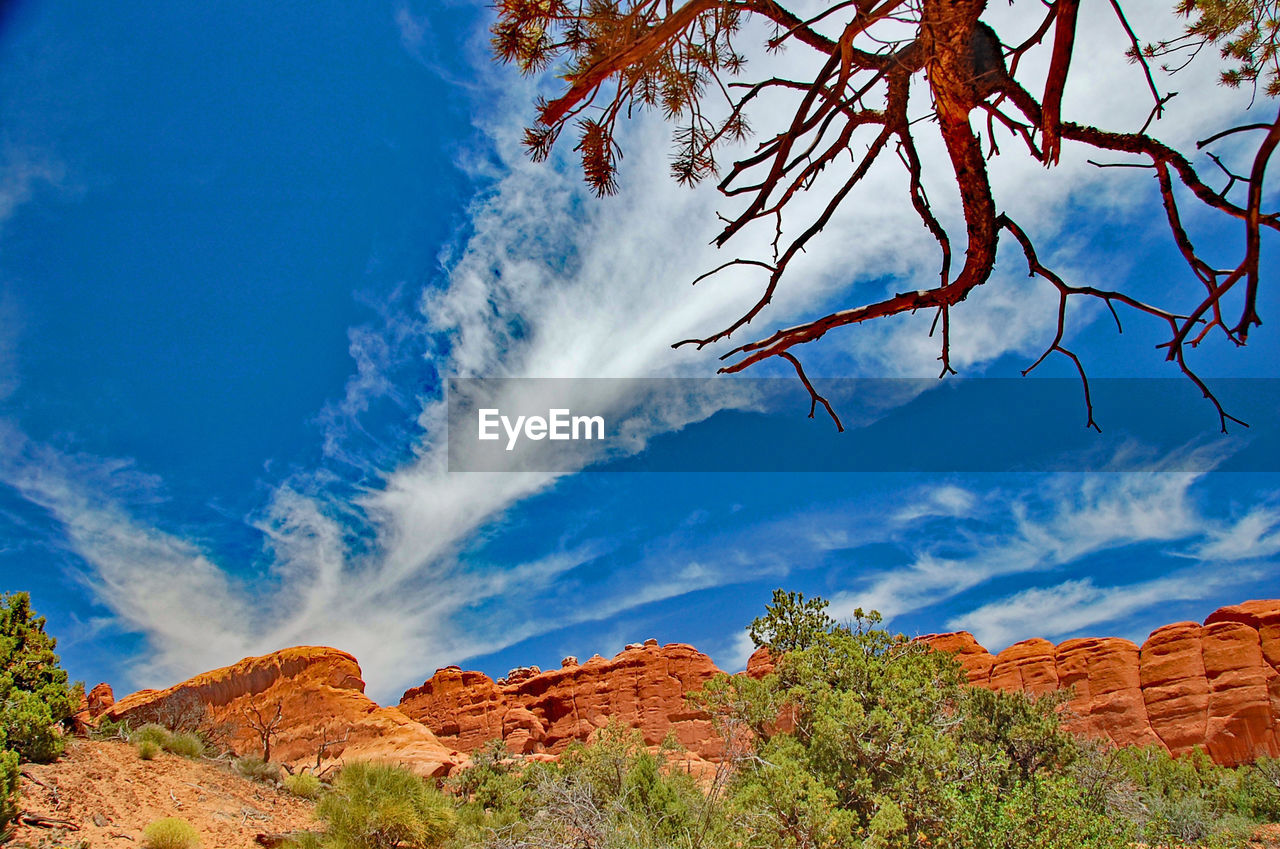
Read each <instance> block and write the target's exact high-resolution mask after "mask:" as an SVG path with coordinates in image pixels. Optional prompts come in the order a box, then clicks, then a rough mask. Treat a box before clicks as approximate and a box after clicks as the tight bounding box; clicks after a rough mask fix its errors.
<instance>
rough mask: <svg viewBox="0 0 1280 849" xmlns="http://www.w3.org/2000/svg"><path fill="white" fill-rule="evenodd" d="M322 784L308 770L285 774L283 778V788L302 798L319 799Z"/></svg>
mask: <svg viewBox="0 0 1280 849" xmlns="http://www.w3.org/2000/svg"><path fill="white" fill-rule="evenodd" d="M323 786H324V785H322V784H321V783H320V779H318V778H316V777H315V776H314V775H312V774H311V773H309V772H300V773H298V774H297V775H286V776H285V778H284V789H285V790H288V791H289V792H290V793H292V794H293V795H295V796H301V797H302V798H303V799H319V798H320V791H321V789H322V788H323Z"/></svg>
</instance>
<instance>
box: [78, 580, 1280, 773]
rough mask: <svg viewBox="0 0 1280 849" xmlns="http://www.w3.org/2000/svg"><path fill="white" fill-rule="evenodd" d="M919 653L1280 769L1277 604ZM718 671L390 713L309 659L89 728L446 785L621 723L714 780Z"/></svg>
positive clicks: (233, 671) (412, 699) (1124, 732)
mask: <svg viewBox="0 0 1280 849" xmlns="http://www.w3.org/2000/svg"><path fill="white" fill-rule="evenodd" d="M920 639H922V640H925V641H927V642H929V643H930V644H931V645H932V646H933V647H934V648H936V649H939V650H942V651H947V652H951V653H952V654H954V655H956V657H957V659H958V660H959V661H960V663H961V665H962V666H963V667H964V670H965V673H966V675H967V677H968V679H969V681H970V683H972V684H974V685H977V686H982V687H988V688H993V689H1010V690H1022V691H1026V692H1031V693H1047V692H1050V691H1053V690H1058V689H1065V688H1071V690H1072V697H1071V700H1070V701H1069V702H1068V703H1067V705H1066V711H1067V721H1068V725H1069V727H1071V728H1072V729H1073V730H1075V731H1077V732H1079V733H1082V734H1086V735H1089V736H1093V737H1098V738H1102V739H1105V740H1109V741H1110V742H1112V743H1114V744H1117V745H1129V744H1138V745H1145V744H1159V745H1163V746H1165V747H1167V748H1168V749H1169V750H1170V751H1172V752H1174V753H1175V754H1182V753H1186V752H1189V751H1191V750H1192V749H1193V748H1195V747H1202V748H1204V749H1205V750H1206V751H1207V752H1208V753H1209V755H1210V756H1211V757H1212V758H1213V759H1214V760H1215V761H1218V762H1219V763H1224V764H1238V763H1242V762H1245V761H1249V760H1253V759H1255V758H1257V757H1258V756H1260V755H1272V756H1280V726H1278V724H1277V723H1278V721H1280V601H1251V602H1246V603H1244V604H1240V605H1234V606H1232V607H1224V608H1222V609H1220V610H1218V611H1215V612H1214V613H1213V614H1212V615H1210V616H1209V617H1208V618H1207V619H1206V620H1205V622H1204V624H1203V625H1198V624H1196V623H1194V622H1179V623H1176V624H1173V625H1166V626H1164V627H1163V628H1159V629H1157V630H1156V631H1154V632H1153V633H1152V634H1151V635H1150V637H1148V638H1147V640H1146V641H1145V642H1144V643H1143V644H1142V646H1137V645H1134V644H1133V643H1131V642H1129V641H1128V640H1122V639H1117V638H1096V639H1094V638H1091V639H1075V640H1067V641H1066V642H1063V643H1060V644H1058V645H1054V644H1053V643H1051V642H1049V641H1047V640H1042V639H1032V640H1024V641H1022V642H1020V643H1015V644H1014V645H1012V646H1010V647H1008V648H1007V649H1005V650H1004V651H1001V652H999V653H998V654H994V655H993V654H991V653H990V652H988V651H987V650H986V649H985V648H983V647H982V646H981V645H979V644H978V642H977V640H975V639H974V637H973V635H971V634H969V633H967V632H956V633H951V634H933V635H929V636H927V637H922V638H920ZM774 661H775V658H773V657H772V656H770V654H769V652H768V651H766V650H764V649H761V650H758V651H756V652H755V653H754V654H753V655H752V656H751V659H750V661H749V662H748V664H747V673H746V674H748V675H751V676H754V677H761V676H763V675H766V674H768V673H769V672H770V671H772V669H773V665H774ZM718 672H719V670H718V669H717V668H716V666H715V664H713V663H712V661H711V659H710V658H709V657H707V656H706V655H704V654H702V653H701V652H699V651H697V650H696V649H694V648H693V647H692V646H689V645H685V644H682V643H671V644H668V645H665V646H659V645H658V643H657V641H655V640H648V641H646V642H645V643H643V644H640V643H634V644H631V645H629V646H627V648H626V649H624V650H623V651H622V652H620V653H619V654H617V655H615V656H614V657H613V658H611V659H605V658H603V657H600V656H599V655H596V656H594V657H592V658H590V659H589V660H587V661H586V662H585V663H579V662H578V660H577V658H574V657H567V658H565V659H564V660H563V661H562V662H561V665H560V667H559V668H558V669H551V670H546V671H543V670H541V669H539V668H538V667H536V666H534V667H521V668H518V669H515V670H512V671H511V673H509V674H508V675H507V676H506V677H505V678H500V679H498V680H496V681H495V680H493V679H491V678H489V677H488V676H487V675H485V674H483V673H480V672H466V671H463V670H462V669H461V668H460V667H457V666H450V667H446V668H444V669H440V670H438V671H437V672H436V674H435V675H433V676H432V677H431V678H430V679H428V680H427V681H426V682H425V683H424V684H423V685H422V686H421V687H416V688H414V689H411V690H409V691H408V692H406V693H405V694H404V697H403V698H402V700H401V702H400V705H399V706H398V707H380V706H379V705H378V704H376V703H375V702H374V701H373V700H372V699H370V698H369V697H368V696H366V695H365V694H364V681H363V680H362V679H361V673H360V667H359V665H358V664H357V663H356V660H355V658H354V657H352V656H351V655H349V654H347V653H345V652H341V651H337V650H335V649H329V648H319V647H299V648H292V649H285V650H284V651H279V652H276V653H274V654H270V655H266V656H264V657H254V658H246V659H244V660H242V661H240V662H239V663H236V664H233V665H231V666H228V667H224V668H222V669H217V670H214V671H212V672H206V673H204V674H202V675H197V676H196V677H194V678H191V679H190V680H188V681H184V682H182V683H181V684H177V685H175V686H173V687H170V688H168V689H166V690H144V691H141V692H138V693H134V694H133V695H130V696H127V697H125V698H123V699H121V700H120V701H119V702H116V701H115V700H114V697H113V695H112V693H111V688H110V687H107V686H106V685H99V686H98V687H95V688H94V689H93V690H92V691H90V693H88V694H87V696H86V698H85V701H84V704H83V705H82V706H81V711H80V713H79V714H77V719H83V720H84V722H85V723H89V722H92V721H96V720H99V719H101V718H103V717H105V718H109V719H112V720H129V721H130V722H132V723H133V724H135V725H136V724H139V723H142V722H148V721H156V720H159V721H161V722H164V723H165V724H168V725H170V726H172V725H175V724H179V725H180V724H183V723H190V722H191V721H193V719H194V720H198V722H199V723H200V726H201V727H202V728H203V729H205V730H213V731H215V732H216V733H219V734H222V735H224V736H225V738H226V741H227V742H229V743H230V744H231V746H232V747H233V748H234V749H236V750H237V751H239V752H241V753H248V754H258V753H260V751H261V748H260V747H261V736H260V734H259V733H258V732H257V731H255V728H254V726H255V725H261V724H262V721H263V719H265V720H266V721H267V722H271V721H272V720H273V718H274V717H275V715H276V712H277V710H278V712H279V722H278V724H276V726H275V729H274V732H273V734H272V741H273V750H272V757H273V758H274V759H277V760H284V761H286V762H290V763H294V764H302V763H314V762H315V760H316V757H317V755H320V759H321V761H322V763H333V762H336V761H338V760H341V759H347V760H350V759H353V758H361V759H377V760H389V761H397V762H401V763H406V764H409V765H411V766H413V767H414V768H415V769H417V770H418V771H420V772H422V773H424V774H429V775H444V774H446V773H448V772H449V771H450V770H452V769H453V768H455V767H456V766H458V765H459V764H462V763H465V762H466V760H467V757H468V755H469V753H470V752H473V751H475V750H476V749H477V748H479V747H480V746H482V745H483V744H484V743H486V742H487V741H490V740H495V739H502V740H504V741H505V742H506V744H507V747H508V748H509V749H510V750H511V751H512V752H515V753H519V754H523V755H526V756H530V757H533V758H548V757H554V756H556V755H558V754H559V753H561V752H563V751H564V750H565V748H567V747H568V746H569V744H570V743H571V742H573V741H574V740H586V739H587V738H588V737H590V735H591V733H592V732H593V731H594V730H596V729H597V728H601V727H603V726H604V725H606V724H607V723H608V722H609V721H610V720H616V721H618V722H620V723H622V724H623V725H625V726H629V727H631V728H635V729H637V730H638V731H639V732H640V733H641V735H642V736H643V738H644V740H645V742H646V744H648V745H651V746H653V745H658V744H660V743H661V742H662V741H663V740H664V739H666V738H667V737H668V735H672V736H674V737H675V739H676V740H678V741H679V742H680V743H681V744H682V745H683V746H684V747H685V748H686V749H687V750H688V752H689V753H690V754H689V758H690V762H691V763H692V764H694V765H695V766H696V765H697V764H702V765H703V766H705V765H706V762H710V761H714V760H716V759H717V758H719V756H720V754H721V750H722V744H721V741H720V740H719V739H718V738H717V736H716V734H715V732H714V729H713V727H712V724H711V721H710V718H709V717H708V716H707V715H706V714H704V713H702V712H700V711H698V710H696V709H693V708H691V707H690V706H689V704H688V702H687V700H686V698H685V697H686V695H687V694H688V693H690V692H692V691H695V690H698V689H699V688H701V687H702V685H703V684H704V683H706V681H707V680H708V679H710V678H711V677H713V676H714V675H716V674H718Z"/></svg>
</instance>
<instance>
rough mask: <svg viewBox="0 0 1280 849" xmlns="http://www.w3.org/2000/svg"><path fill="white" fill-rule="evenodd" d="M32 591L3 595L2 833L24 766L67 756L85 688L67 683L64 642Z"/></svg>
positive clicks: (0, 668)
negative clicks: (50, 629)
mask: <svg viewBox="0 0 1280 849" xmlns="http://www.w3.org/2000/svg"><path fill="white" fill-rule="evenodd" d="M44 626H45V620H44V617H42V616H37V615H36V613H35V611H34V610H32V609H31V597H30V596H29V595H28V594H27V593H5V594H3V595H0V834H3V833H4V832H5V830H6V829H7V828H8V825H9V823H10V822H11V821H12V820H13V818H14V817H15V816H16V815H17V810H18V764H19V762H20V761H33V762H35V763H48V762H49V761H52V760H55V759H57V757H58V756H59V755H61V754H62V749H63V739H62V730H61V728H60V727H59V726H60V725H61V724H62V723H63V722H65V721H66V720H67V719H68V718H70V716H71V714H72V713H73V712H74V711H75V708H76V706H77V705H78V704H79V701H80V696H81V694H82V693H83V691H84V690H83V687H82V686H81V685H79V684H76V685H74V686H71V685H69V684H68V683H67V673H66V671H65V670H63V669H62V666H61V661H60V659H59V658H58V655H57V654H55V653H54V649H55V648H57V645H58V641H57V640H56V639H54V638H53V637H51V636H49V635H48V634H47V633H45V630H44Z"/></svg>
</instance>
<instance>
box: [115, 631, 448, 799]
mask: <svg viewBox="0 0 1280 849" xmlns="http://www.w3.org/2000/svg"><path fill="white" fill-rule="evenodd" d="M99 698H100V701H105V696H100V697H99ZM195 710H203V711H204V712H206V714H207V715H206V716H204V717H202V718H201V719H200V720H199V721H200V723H201V724H202V725H204V726H205V727H207V728H213V729H216V730H217V731H219V732H221V733H224V734H225V735H227V737H228V740H229V742H230V743H231V745H232V747H233V748H234V749H235V750H236V751H237V752H248V753H252V754H260V753H261V740H262V733H261V731H262V730H263V729H266V728H269V729H270V736H271V741H272V747H273V749H272V753H271V756H272V759H273V760H280V761H284V762H288V763H299V764H302V763H308V762H310V763H314V762H315V760H316V758H317V756H319V757H320V759H321V760H322V761H325V762H332V761H335V760H337V759H340V758H347V759H351V758H360V759H367V760H393V761H401V762H404V763H411V764H413V766H414V767H415V769H417V770H418V771H420V772H422V773H424V774H427V775H445V774H447V773H448V772H449V771H450V769H452V768H453V767H454V766H455V765H456V764H457V763H458V762H459V760H460V759H461V758H460V755H459V753H458V752H457V751H455V750H453V749H451V748H450V747H448V746H446V745H444V744H443V743H441V742H440V741H439V740H438V739H436V736H435V735H434V734H432V733H431V731H430V730H429V729H427V728H426V727H425V726H424V725H422V724H420V723H418V722H414V721H413V720H411V719H409V718H408V717H407V716H405V715H404V714H403V713H402V712H401V711H400V710H399V709H397V708H393V707H381V706H379V705H378V704H377V703H376V702H374V701H373V699H371V698H369V697H368V696H366V695H365V694H364V680H363V679H362V678H361V677H360V665H359V664H358V663H356V659H355V658H354V657H352V656H351V655H349V654H347V653H346V652H341V651H338V650H337V649H330V648H320V647H314V646H304V647H299V648H291V649H285V650H284V651H279V652H276V653H275V654H270V655H266V656H265V657H250V658H246V659H244V660H242V661H240V662H239V663H236V664H233V665H232V666H227V667H223V668H222V669H215V670H213V671H212V672H205V673H203V674H201V675H197V676H196V677H194V678H192V679H190V680H188V681H183V682H182V683H181V684H176V685H174V686H173V687H170V688H169V689H167V690H142V691H140V692H137V693H134V694H133V695H131V696H127V697H125V698H123V699H121V700H120V701H118V702H115V703H113V704H111V705H110V706H109V707H107V708H105V709H103V710H102V711H101V712H100V713H99V716H104V717H106V718H107V719H110V720H115V721H120V720H128V721H129V722H130V723H131V724H133V725H135V726H136V725H139V724H141V723H144V722H152V721H159V722H161V723H162V724H164V725H173V724H174V719H175V718H176V719H177V720H179V721H191V720H190V717H191V715H192V713H193V711H195ZM322 747H323V750H322Z"/></svg>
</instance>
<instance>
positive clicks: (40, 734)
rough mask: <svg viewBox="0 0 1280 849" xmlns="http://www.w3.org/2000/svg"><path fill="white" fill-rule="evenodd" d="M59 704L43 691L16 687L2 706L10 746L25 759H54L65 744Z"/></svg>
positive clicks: (1, 719) (0, 711)
mask: <svg viewBox="0 0 1280 849" xmlns="http://www.w3.org/2000/svg"><path fill="white" fill-rule="evenodd" d="M58 722H59V720H58V719H56V718H55V708H54V707H53V706H51V705H50V704H49V702H47V701H45V700H44V699H43V698H42V697H41V696H40V695H39V694H37V693H31V692H26V691H23V690H15V691H13V692H11V693H10V695H9V698H8V699H7V700H6V701H5V703H4V706H3V707H0V724H3V726H4V729H5V738H6V739H7V740H8V746H9V748H11V749H13V750H14V751H16V752H17V753H18V756H19V757H20V758H21V759H22V760H24V761H31V762H32V763H50V762H52V761H55V760H57V759H58V757H59V756H60V755H61V754H62V750H63V747H64V745H65V743H64V741H63V738H62V733H61V732H60V731H59V730H58Z"/></svg>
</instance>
